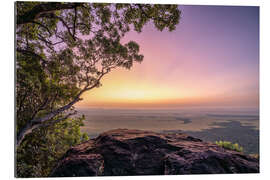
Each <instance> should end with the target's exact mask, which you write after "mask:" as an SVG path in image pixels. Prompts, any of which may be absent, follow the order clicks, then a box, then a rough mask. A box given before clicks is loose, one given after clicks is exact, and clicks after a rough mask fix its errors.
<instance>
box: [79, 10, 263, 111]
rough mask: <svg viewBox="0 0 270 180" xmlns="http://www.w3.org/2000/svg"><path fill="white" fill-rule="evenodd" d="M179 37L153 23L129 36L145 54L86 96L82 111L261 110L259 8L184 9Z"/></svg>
mask: <svg viewBox="0 0 270 180" xmlns="http://www.w3.org/2000/svg"><path fill="white" fill-rule="evenodd" d="M179 9H180V10H181V11H182V15H181V19H180V23H179V24H178V25H177V27H176V30H175V31H173V32H168V31H167V30H165V31H162V32H160V31H158V30H156V29H155V27H154V25H153V24H152V23H148V24H147V25H146V26H145V27H144V28H143V30H142V32H141V33H137V32H134V31H131V32H129V33H128V34H127V35H126V36H125V38H124V39H123V42H128V41H129V40H134V41H136V42H137V43H138V44H139V45H140V52H141V53H142V54H143V55H144V60H143V62H142V63H136V64H135V65H134V66H133V67H132V68H131V69H130V70H125V69H116V70H114V71H112V72H110V73H109V74H108V75H107V76H106V77H104V79H103V80H102V81H101V83H102V84H103V85H102V87H99V88H96V89H94V90H91V91H89V92H86V93H85V94H84V95H83V96H82V98H83V101H81V102H79V103H78V104H77V105H76V106H78V107H89V108H90V107H93V108H178V107H191V106H205V107H208V106H211V107H252V108H258V106H259V8H258V7H250V6H242V7H241V6H238V7H236V6H187V5H185V6H179Z"/></svg>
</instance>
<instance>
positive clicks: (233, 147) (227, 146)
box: [215, 141, 243, 152]
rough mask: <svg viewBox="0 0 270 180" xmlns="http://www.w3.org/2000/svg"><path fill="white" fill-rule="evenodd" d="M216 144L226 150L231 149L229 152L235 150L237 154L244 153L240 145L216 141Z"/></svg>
mask: <svg viewBox="0 0 270 180" xmlns="http://www.w3.org/2000/svg"><path fill="white" fill-rule="evenodd" d="M215 143H216V144H217V145H219V146H221V147H223V148H225V149H229V150H233V151H237V152H243V147H242V146H239V144H238V143H235V144H233V143H232V142H229V141H216V142H215Z"/></svg>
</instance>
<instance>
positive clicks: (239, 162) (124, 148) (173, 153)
mask: <svg viewBox="0 0 270 180" xmlns="http://www.w3.org/2000/svg"><path fill="white" fill-rule="evenodd" d="M258 172H259V160H258V159H256V158H253V157H251V156H248V155H244V154H243V153H240V152H236V151H231V150H226V149H224V148H222V147H219V146H218V145H216V144H213V143H210V142H203V141H202V140H200V139H197V138H194V137H191V136H188V135H187V134H183V133H177V134H163V133H155V132H150V131H142V130H130V129H115V130H111V131H108V132H105V133H102V134H101V135H99V136H98V137H97V138H94V139H91V140H89V141H86V142H84V143H82V144H79V145H77V146H75V147H72V148H71V149H69V150H68V151H67V153H66V154H65V155H64V156H63V157H62V159H61V160H60V161H59V163H58V164H57V166H56V167H55V168H54V169H53V171H52V173H51V176H52V177H71V176H125V175H169V174H174V175H177V174H178V175H180V174H220V173H258Z"/></svg>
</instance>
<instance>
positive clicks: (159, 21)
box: [15, 2, 181, 174]
mask: <svg viewBox="0 0 270 180" xmlns="http://www.w3.org/2000/svg"><path fill="white" fill-rule="evenodd" d="M15 5H16V75H17V76H16V78H17V79H16V133H17V140H16V145H17V148H19V147H20V146H21V144H22V142H23V141H25V142H24V143H23V144H24V145H23V146H24V147H26V146H27V147H29V146H31V143H33V141H34V140H35V141H36V140H37V139H38V137H40V138H45V137H47V140H44V141H46V143H47V145H48V142H50V143H51V144H55V142H54V143H53V140H52V139H54V140H55V138H56V136H53V138H52V136H51V135H52V134H54V135H55V134H58V135H59V132H58V133H56V127H58V128H65V126H66V125H64V124H65V123H64V122H66V123H70V124H71V126H72V127H73V129H72V128H71V129H69V131H68V132H64V131H62V135H65V134H72V135H75V134H76V135H78V137H77V138H75V139H77V140H74V142H73V143H70V145H72V144H74V143H77V141H79V140H82V139H83V138H82V137H83V135H82V134H80V133H79V132H78V133H75V134H74V132H75V131H74V127H77V126H78V123H77V122H75V120H76V119H77V120H78V122H81V121H82V119H83V118H82V117H74V115H75V114H76V110H75V108H74V104H75V103H77V102H78V101H80V100H81V95H82V94H83V93H84V92H86V91H89V90H91V89H93V88H96V87H100V86H101V79H102V78H103V77H104V75H106V74H108V73H109V72H110V71H111V70H113V69H115V68H118V67H122V68H126V69H130V68H131V67H132V65H133V63H134V62H141V61H142V60H143V55H142V54H140V47H139V45H138V44H137V43H136V42H135V41H129V42H128V43H126V44H123V43H122V42H121V39H122V38H123V37H124V36H125V34H126V33H127V32H128V31H130V30H132V29H133V30H134V31H137V32H141V31H142V30H143V26H144V25H145V24H147V23H148V22H152V23H153V24H154V26H155V27H156V29H157V30H160V31H163V30H164V29H167V30H169V31H173V30H174V29H175V27H176V24H178V22H179V19H180V14H181V13H180V11H179V10H178V8H177V6H176V5H156V4H155V5H154V4H108V3H62V2H16V4H15ZM60 126H61V127H60ZM76 132H77V130H76ZM60 134H61V133H60ZM41 136H43V137H41ZM66 137H68V136H66ZM48 138H49V139H48ZM27 139H28V140H27ZM45 139H46V138H45ZM58 139H59V140H61V138H58ZM62 139H63V137H62ZM73 139H74V138H73ZM40 143H41V142H38V143H37V145H39V146H40V145H41V144H40ZM43 145H44V144H43ZM31 147H32V146H31ZM29 148H30V147H29ZM20 150H21V151H20V152H22V151H23V149H22V148H21V149H20ZM17 168H18V169H19V168H20V167H18V166H17ZM45 174H46V173H45Z"/></svg>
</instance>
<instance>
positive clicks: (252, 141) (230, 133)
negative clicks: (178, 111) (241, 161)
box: [182, 121, 259, 154]
mask: <svg viewBox="0 0 270 180" xmlns="http://www.w3.org/2000/svg"><path fill="white" fill-rule="evenodd" d="M211 125H214V126H219V127H214V128H211V129H205V130H202V131H182V132H184V133H187V134H189V135H191V136H194V137H197V138H200V139H202V140H204V141H211V142H215V141H218V140H223V141H231V142H233V143H238V144H239V145H241V146H243V148H244V153H247V154H253V153H256V154H258V153H259V130H256V129H255V126H243V125H242V124H241V123H240V122H239V121H228V122H215V123H212V124H211Z"/></svg>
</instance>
